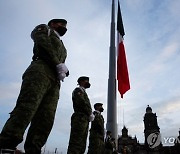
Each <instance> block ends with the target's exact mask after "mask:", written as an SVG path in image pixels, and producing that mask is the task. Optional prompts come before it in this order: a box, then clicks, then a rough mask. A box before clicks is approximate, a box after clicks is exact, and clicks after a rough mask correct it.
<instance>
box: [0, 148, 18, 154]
mask: <svg viewBox="0 0 180 154" xmlns="http://www.w3.org/2000/svg"><path fill="white" fill-rule="evenodd" d="M0 154H15V150H13V149H1V151H0Z"/></svg>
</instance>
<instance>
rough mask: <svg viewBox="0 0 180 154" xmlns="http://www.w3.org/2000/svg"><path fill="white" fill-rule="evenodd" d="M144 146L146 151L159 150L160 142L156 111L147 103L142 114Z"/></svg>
mask: <svg viewBox="0 0 180 154" xmlns="http://www.w3.org/2000/svg"><path fill="white" fill-rule="evenodd" d="M144 136H145V147H146V149H147V150H148V151H159V150H160V148H161V146H162V144H161V136H160V128H159V126H158V123H157V116H156V113H153V112H152V108H151V107H150V106H149V105H148V106H147V108H146V113H145V115H144Z"/></svg>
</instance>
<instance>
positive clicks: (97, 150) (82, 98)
mask: <svg viewBox="0 0 180 154" xmlns="http://www.w3.org/2000/svg"><path fill="white" fill-rule="evenodd" d="M78 84H79V87H77V88H76V89H75V90H74V91H73V94H72V100H73V108H74V113H73V115H72V117H71V133H70V139H69V146H68V152H67V154H84V152H85V149H86V140H87V136H88V130H89V122H91V129H90V134H89V146H88V153H87V154H112V153H113V151H115V149H116V147H115V145H116V144H115V140H113V138H111V132H110V131H107V135H106V139H105V138H104V136H105V129H104V118H103V116H102V115H101V113H102V112H103V110H104V109H103V104H102V103H96V104H95V105H94V109H95V111H94V112H92V109H91V104H90V100H89V98H88V95H87V93H86V89H87V88H89V87H90V83H89V77H85V76H82V77H80V78H79V79H78Z"/></svg>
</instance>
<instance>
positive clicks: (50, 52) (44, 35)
mask: <svg viewBox="0 0 180 154" xmlns="http://www.w3.org/2000/svg"><path fill="white" fill-rule="evenodd" d="M51 33H52V29H50V28H49V27H48V26H47V25H45V24H41V25H38V26H36V27H35V28H34V30H33V31H32V33H31V38H32V39H33V41H34V43H35V45H36V46H37V47H38V50H40V51H39V52H43V53H42V54H44V55H45V56H46V58H47V59H48V60H49V61H50V62H51V63H52V64H53V65H57V64H59V63H62V62H60V61H59V59H58V57H57V56H56V52H57V51H56V48H55V46H54V45H53V42H52V41H51V38H50V34H51Z"/></svg>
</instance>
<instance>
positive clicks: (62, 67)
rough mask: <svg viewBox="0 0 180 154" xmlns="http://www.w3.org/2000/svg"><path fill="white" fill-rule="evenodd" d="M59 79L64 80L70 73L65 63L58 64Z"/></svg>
mask: <svg viewBox="0 0 180 154" xmlns="http://www.w3.org/2000/svg"><path fill="white" fill-rule="evenodd" d="M56 71H57V76H58V79H59V80H61V81H63V80H64V78H65V77H67V76H68V75H69V70H68V68H67V67H66V65H65V64H64V63H60V64H58V65H56Z"/></svg>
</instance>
